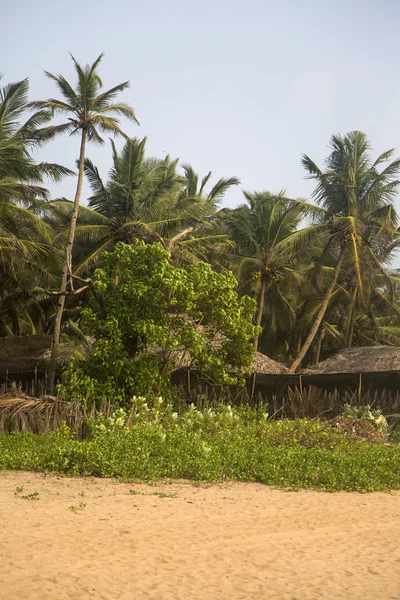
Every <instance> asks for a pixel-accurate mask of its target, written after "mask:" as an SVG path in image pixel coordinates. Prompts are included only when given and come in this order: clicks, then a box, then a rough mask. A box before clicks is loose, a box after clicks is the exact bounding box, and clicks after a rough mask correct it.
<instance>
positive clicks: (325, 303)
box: [289, 244, 346, 374]
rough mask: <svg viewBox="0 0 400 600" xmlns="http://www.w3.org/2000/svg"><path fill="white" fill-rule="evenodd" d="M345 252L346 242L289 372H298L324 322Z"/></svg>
mask: <svg viewBox="0 0 400 600" xmlns="http://www.w3.org/2000/svg"><path fill="white" fill-rule="evenodd" d="M345 252H346V246H345V244H343V245H342V247H341V250H340V255H339V258H338V261H337V263H336V266H335V270H334V272H333V277H332V281H331V282H330V284H329V286H328V288H327V290H326V293H325V298H324V300H323V302H322V304H321V306H320V309H319V311H318V314H317V317H316V319H315V321H314V324H313V326H312V327H311V330H310V333H309V334H308V336H307V338H306V340H305V342H304V344H303V347H302V348H301V350H300V352H299V353H298V355H297V357H296V358H295V360H294V361H293V363H292V365H291V367H290V369H289V374H292V373H295V372H296V369H297V368H298V367H299V366H300V364H301V362H302V360H303V358H304V357H305V355H306V353H307V351H308V349H309V347H310V346H311V344H312V342H313V340H314V338H315V336H316V334H317V332H318V329H319V326H320V325H321V323H322V319H323V318H324V316H325V313H326V309H327V308H328V304H329V300H330V297H331V295H332V292H333V288H334V287H335V285H336V282H337V280H338V277H339V273H340V269H341V267H342V264H343V260H344V255H345Z"/></svg>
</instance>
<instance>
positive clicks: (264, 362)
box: [168, 351, 288, 375]
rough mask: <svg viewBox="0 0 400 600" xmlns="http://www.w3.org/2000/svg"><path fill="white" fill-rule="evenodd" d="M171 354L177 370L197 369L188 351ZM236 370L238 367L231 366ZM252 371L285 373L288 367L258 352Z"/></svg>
mask: <svg viewBox="0 0 400 600" xmlns="http://www.w3.org/2000/svg"><path fill="white" fill-rule="evenodd" d="M168 354H169V360H170V361H171V362H172V363H173V364H174V366H175V370H180V369H185V370H187V369H193V370H196V369H197V366H196V363H195V362H194V361H193V360H192V358H191V356H190V353H189V352H187V351H171V352H169V353H168ZM229 370H231V371H232V372H234V371H235V370H236V369H234V368H231V369H229V367H228V371H229ZM248 370H249V371H250V372H251V373H257V374H258V373H259V374H262V375H282V374H283V373H287V371H288V369H287V368H286V367H285V366H284V365H281V364H280V363H278V362H276V361H275V360H272V358H269V357H268V356H265V354H261V352H256V353H255V354H254V359H253V364H252V365H251V367H250V368H249V369H248Z"/></svg>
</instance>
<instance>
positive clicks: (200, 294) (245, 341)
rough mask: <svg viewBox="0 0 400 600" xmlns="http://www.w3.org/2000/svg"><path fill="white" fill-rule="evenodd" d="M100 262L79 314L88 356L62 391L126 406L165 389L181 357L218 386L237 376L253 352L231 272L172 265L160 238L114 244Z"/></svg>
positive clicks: (243, 301) (245, 306)
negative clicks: (87, 302)
mask: <svg viewBox="0 0 400 600" xmlns="http://www.w3.org/2000/svg"><path fill="white" fill-rule="evenodd" d="M102 262H103V264H102V268H101V269H98V270H96V271H95V274H94V277H93V282H92V285H93V298H92V301H91V303H90V307H89V308H86V309H85V310H84V311H83V314H84V326H85V328H86V331H87V333H88V334H89V335H90V336H93V337H94V339H95V340H96V341H95V343H94V347H93V356H92V358H91V359H89V360H88V361H85V362H79V361H77V362H75V363H74V364H73V365H72V367H71V368H70V370H69V371H67V372H66V374H65V384H64V385H63V386H62V387H61V388H60V391H61V393H62V394H63V395H68V396H69V397H71V396H72V397H73V396H79V397H91V398H92V399H93V400H96V399H97V400H99V399H101V398H103V397H107V398H109V399H112V400H113V401H119V402H121V403H126V402H129V399H130V398H132V396H133V395H134V394H153V393H155V392H161V391H163V390H165V388H168V386H169V375H170V373H171V372H172V371H173V370H174V369H176V368H178V367H179V365H181V364H182V359H183V360H184V362H185V364H187V365H192V366H193V367H195V368H198V369H201V370H202V371H203V372H204V373H205V374H207V375H208V376H209V377H211V378H212V379H213V380H214V381H215V382H217V383H225V384H230V383H238V382H240V381H241V376H242V374H243V372H244V371H246V369H248V368H249V366H250V365H251V362H252V358H253V354H254V349H253V345H252V343H251V338H252V337H253V336H254V334H255V327H254V326H253V325H252V318H253V314H254V310H255V303H254V301H253V300H252V299H251V298H249V297H246V296H245V297H242V298H240V297H239V296H238V294H237V292H236V286H237V281H236V280H235V278H234V276H233V275H232V274H231V273H229V272H224V273H216V272H214V271H213V270H212V268H211V266H210V265H209V264H206V263H203V262H198V263H196V264H193V265H189V266H188V267H186V268H179V267H176V266H174V265H172V264H171V263H170V254H169V253H168V252H167V251H166V250H165V249H164V248H163V247H162V246H161V245H160V244H159V243H155V244H147V245H146V244H144V243H143V242H139V243H138V244H134V245H127V244H123V243H122V242H120V243H118V244H117V246H116V248H115V249H114V251H113V252H111V253H108V252H106V253H104V254H103V256H102ZM231 371H237V373H236V374H235V375H232V374H230V372H231Z"/></svg>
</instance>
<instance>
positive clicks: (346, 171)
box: [291, 131, 400, 371]
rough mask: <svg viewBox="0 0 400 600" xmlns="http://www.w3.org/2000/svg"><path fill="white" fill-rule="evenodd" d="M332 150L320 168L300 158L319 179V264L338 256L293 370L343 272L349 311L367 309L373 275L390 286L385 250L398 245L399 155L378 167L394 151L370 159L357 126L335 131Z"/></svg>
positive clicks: (307, 347) (308, 160)
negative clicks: (349, 292) (322, 241)
mask: <svg viewBox="0 0 400 600" xmlns="http://www.w3.org/2000/svg"><path fill="white" fill-rule="evenodd" d="M331 150H332V152H331V154H330V155H329V157H328V159H327V161H326V169H325V170H322V169H320V168H319V167H318V166H317V165H316V164H315V163H314V162H313V161H312V160H311V159H310V158H309V157H308V156H303V159H302V163H303V166H304V167H305V169H306V170H307V171H308V174H309V177H310V178H311V179H314V180H315V181H316V183H317V185H316V188H315V190H314V193H313V196H314V198H315V200H316V202H317V204H319V205H320V206H321V208H322V209H323V212H321V213H320V214H319V216H318V223H317V224H316V225H315V227H314V234H315V233H316V232H317V233H320V234H321V235H322V236H323V237H324V239H325V246H324V251H323V253H322V255H321V258H320V261H319V263H318V264H317V268H319V267H320V266H321V264H323V261H324V257H325V256H326V255H327V254H329V253H330V254H332V253H333V255H336V259H335V262H334V266H333V267H332V277H331V281H330V284H329V285H328V287H327V289H326V291H325V294H324V297H323V298H322V300H321V304H320V307H319V309H318V311H317V313H316V317H315V322H314V325H313V327H312V328H311V330H310V331H309V334H308V336H307V338H306V340H305V342H304V344H303V346H302V348H301V350H300V352H299V355H298V356H297V358H296V360H295V361H294V363H293V364H292V367H291V371H294V370H295V369H296V368H297V367H298V366H299V364H300V363H301V361H302V360H303V358H304V356H305V354H306V352H307V351H308V349H309V348H310V345H311V343H312V341H313V339H314V337H315V335H316V333H317V331H318V329H319V326H320V324H321V322H322V319H323V318H324V314H325V312H326V309H327V307H328V304H329V299H330V296H331V294H332V292H333V290H334V288H335V285H336V283H337V281H338V278H339V275H340V273H341V272H342V271H344V272H345V276H346V280H347V282H348V285H350V286H351V288H352V290H353V291H354V293H353V301H352V304H351V307H352V308H351V310H353V308H354V306H355V303H362V305H363V306H364V307H365V309H366V311H367V312H368V311H370V299H371V297H372V294H371V292H372V290H373V285H374V283H376V276H377V275H379V277H381V278H382V281H384V282H385V283H386V284H388V285H389V286H390V285H391V281H392V277H391V276H390V275H389V273H387V271H386V269H385V264H384V261H386V262H387V261H388V258H389V257H390V253H389V254H388V251H387V249H388V247H389V246H390V247H391V248H393V247H394V246H395V245H396V242H394V238H397V235H398V234H397V225H398V217H397V214H396V212H395V209H394V207H393V200H394V198H395V196H396V193H397V190H398V187H399V184H400V181H399V180H398V179H397V176H398V174H399V172H400V159H396V160H394V161H393V162H389V164H388V165H387V166H386V167H384V168H383V169H382V170H379V167H381V165H382V164H384V163H387V162H388V161H390V159H391V158H392V156H393V150H389V151H387V152H384V153H383V154H381V155H380V156H379V157H378V158H377V159H376V160H375V161H372V160H371V158H370V155H369V151H370V144H369V142H368V139H367V137H366V135H365V134H364V133H362V132H360V131H353V132H351V133H349V134H347V135H346V136H344V137H342V136H338V135H337V136H333V137H332V140H331ZM300 235H301V234H300V233H299V236H300ZM304 241H306V242H307V238H306V237H303V242H304ZM308 241H309V240H308ZM393 243H394V246H393ZM353 313H354V310H353Z"/></svg>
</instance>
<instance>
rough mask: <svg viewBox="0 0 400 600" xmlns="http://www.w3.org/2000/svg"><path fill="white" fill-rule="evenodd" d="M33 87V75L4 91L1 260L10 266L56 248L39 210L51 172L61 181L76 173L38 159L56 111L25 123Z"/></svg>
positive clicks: (0, 92) (0, 110) (0, 96)
mask: <svg viewBox="0 0 400 600" xmlns="http://www.w3.org/2000/svg"><path fill="white" fill-rule="evenodd" d="M28 90H29V82H28V80H27V79H25V80H23V81H19V82H17V83H12V84H9V85H6V86H5V87H3V88H1V89H0V260H2V259H4V260H5V263H6V265H9V264H10V261H12V260H14V259H18V260H19V261H20V260H21V258H24V259H35V260H37V259H38V258H40V257H41V256H43V255H47V254H48V253H49V252H51V249H50V246H49V243H48V242H49V241H50V231H49V229H48V227H47V226H46V225H45V224H44V223H43V221H42V220H41V219H40V218H39V216H37V215H36V214H35V212H38V211H40V210H41V209H42V208H43V201H45V200H47V199H48V192H47V190H46V189H45V188H44V187H43V185H41V184H43V180H44V177H46V176H47V177H50V178H51V179H53V181H59V180H60V179H61V178H62V177H63V176H65V175H71V174H72V171H70V170H69V169H66V168H64V167H62V166H60V165H55V164H49V163H43V162H42V163H36V162H35V161H34V160H33V158H32V154H31V150H32V148H33V146H34V145H35V144H36V143H37V127H38V126H40V125H42V124H44V123H46V122H47V121H48V120H49V119H50V115H49V113H48V112H46V111H38V112H36V113H35V114H33V115H32V116H31V117H30V118H29V119H28V120H27V121H25V122H24V123H22V122H21V117H22V115H23V114H24V112H25V110H26V108H27V102H28Z"/></svg>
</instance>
